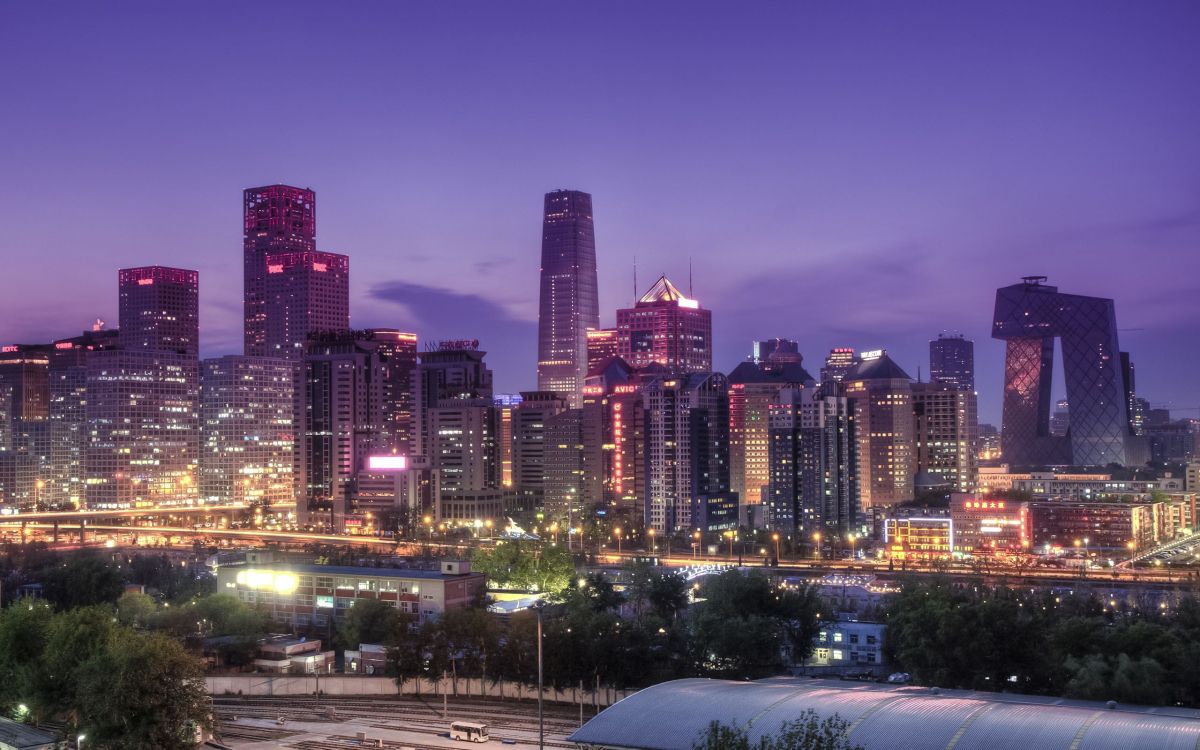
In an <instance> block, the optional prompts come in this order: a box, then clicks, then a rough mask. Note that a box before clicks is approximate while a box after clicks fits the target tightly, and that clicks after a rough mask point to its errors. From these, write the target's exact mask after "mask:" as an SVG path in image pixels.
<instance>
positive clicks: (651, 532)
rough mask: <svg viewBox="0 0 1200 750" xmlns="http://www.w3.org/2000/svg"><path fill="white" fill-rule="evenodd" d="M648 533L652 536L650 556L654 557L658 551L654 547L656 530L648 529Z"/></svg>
mask: <svg viewBox="0 0 1200 750" xmlns="http://www.w3.org/2000/svg"><path fill="white" fill-rule="evenodd" d="M646 533H647V534H649V535H650V554H652V555H653V554H654V553H655V552H657V551H658V548H657V547H656V546H654V529H647V530H646Z"/></svg>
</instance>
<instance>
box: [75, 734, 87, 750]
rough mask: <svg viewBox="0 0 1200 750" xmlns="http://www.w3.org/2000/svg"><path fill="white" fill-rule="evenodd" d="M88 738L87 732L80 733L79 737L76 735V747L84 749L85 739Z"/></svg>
mask: <svg viewBox="0 0 1200 750" xmlns="http://www.w3.org/2000/svg"><path fill="white" fill-rule="evenodd" d="M86 739H87V735H86V734H81V735H79V736H78V737H76V738H75V748H76V750H83V741H84V740H86Z"/></svg>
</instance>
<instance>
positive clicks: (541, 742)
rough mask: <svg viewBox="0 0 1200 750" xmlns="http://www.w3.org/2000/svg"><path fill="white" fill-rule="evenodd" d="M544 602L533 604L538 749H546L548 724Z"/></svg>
mask: <svg viewBox="0 0 1200 750" xmlns="http://www.w3.org/2000/svg"><path fill="white" fill-rule="evenodd" d="M543 606H544V605H543V603H542V602H541V601H538V603H537V604H535V605H534V606H533V608H534V609H535V610H537V664H538V750H544V748H545V746H546V725H545V720H544V718H543V715H542V693H543V692H544V688H543V687H542V685H543V682H542V607H543Z"/></svg>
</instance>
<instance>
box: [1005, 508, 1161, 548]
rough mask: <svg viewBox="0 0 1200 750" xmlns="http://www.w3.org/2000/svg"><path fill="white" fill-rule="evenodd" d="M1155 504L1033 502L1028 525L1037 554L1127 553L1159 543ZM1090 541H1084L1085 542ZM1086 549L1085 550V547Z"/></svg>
mask: <svg viewBox="0 0 1200 750" xmlns="http://www.w3.org/2000/svg"><path fill="white" fill-rule="evenodd" d="M1155 505H1156V504H1155V503H1116V502H1111V503H1105V502H1072V501H1061V500H1060V501H1054V502H1032V503H1030V504H1029V519H1030V520H1029V522H1030V526H1031V529H1032V531H1031V534H1032V538H1033V539H1032V541H1033V546H1034V548H1035V550H1036V551H1038V552H1041V551H1043V550H1046V549H1055V548H1058V549H1064V550H1072V549H1077V548H1078V549H1079V551H1081V552H1097V551H1105V552H1118V553H1119V552H1128V550H1129V545H1130V543H1131V542H1132V543H1133V548H1134V549H1139V550H1140V549H1149V548H1151V547H1153V546H1154V544H1155V541H1156V533H1155V519H1154V506H1155ZM1085 539H1086V540H1087V541H1086V542H1084V540H1085ZM1085 546H1086V548H1087V549H1086V550H1085V549H1084V547H1085Z"/></svg>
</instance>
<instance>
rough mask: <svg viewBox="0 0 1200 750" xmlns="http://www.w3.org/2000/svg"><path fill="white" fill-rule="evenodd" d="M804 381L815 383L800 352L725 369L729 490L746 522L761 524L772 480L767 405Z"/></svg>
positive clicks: (802, 384) (798, 386) (742, 518)
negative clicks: (733, 493) (737, 501)
mask: <svg viewBox="0 0 1200 750" xmlns="http://www.w3.org/2000/svg"><path fill="white" fill-rule="evenodd" d="M777 341H778V340H777ZM775 351H778V350H775ZM783 356H786V355H785V353H783V352H781V353H780V357H783ZM806 385H808V386H812V385H815V381H814V380H813V378H812V376H811V375H809V374H808V372H806V371H805V369H804V367H803V365H802V360H801V359H800V355H799V354H792V355H791V356H789V357H787V358H786V359H783V358H775V359H770V358H769V355H768V358H766V359H763V360H762V361H761V362H759V363H756V362H742V363H741V364H739V365H738V366H737V367H735V368H734V369H733V371H732V372H730V373H729V472H730V489H731V491H733V492H736V493H737V495H738V498H739V499H740V500H741V507H742V512H741V516H742V517H741V521H742V523H743V524H745V525H748V526H762V524H763V518H762V494H763V489H764V488H765V487H766V485H767V484H768V483H769V482H770V481H771V477H770V474H771V472H770V460H769V453H770V451H769V439H768V430H769V425H768V413H769V411H770V406H771V404H772V403H773V402H774V401H775V399H776V397H777V396H778V395H779V392H780V391H781V390H783V389H784V388H802V387H804V386H806Z"/></svg>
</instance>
